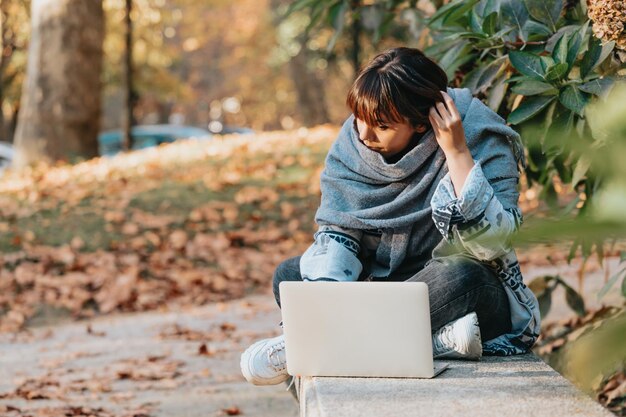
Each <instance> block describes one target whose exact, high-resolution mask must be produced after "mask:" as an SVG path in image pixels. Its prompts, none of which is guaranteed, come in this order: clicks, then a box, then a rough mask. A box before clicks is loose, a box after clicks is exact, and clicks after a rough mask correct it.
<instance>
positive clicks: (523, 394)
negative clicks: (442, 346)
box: [296, 354, 615, 417]
mask: <svg viewBox="0 0 626 417" xmlns="http://www.w3.org/2000/svg"><path fill="white" fill-rule="evenodd" d="M449 363H450V367H449V369H447V370H446V371H444V372H443V373H442V374H441V375H439V376H438V377H436V378H434V379H400V378H398V379H396V378H330V377H313V378H311V377H305V378H301V379H300V380H298V379H297V380H296V390H297V393H298V396H299V401H300V416H301V417H304V416H306V417H355V416H359V417H370V416H371V417H384V416H389V417H402V416H411V417H413V416H428V417H446V416H463V417H471V416H481V417H490V416H494V417H502V416H505V417H506V416H511V417H512V416H524V417H531V416H532V417H544V416H545V417H556V416H567V417H595V416H598V417H615V416H614V415H613V414H612V413H611V412H609V411H608V410H606V409H605V408H603V407H602V406H601V405H600V404H598V403H596V402H595V401H594V400H593V399H591V398H590V397H588V396H587V395H585V394H584V393H582V392H580V391H579V390H578V389H576V387H574V386H573V385H572V384H571V383H570V382H569V381H567V380H566V379H565V378H563V377H562V376H561V375H559V374H558V373H557V372H556V371H554V370H553V369H552V368H550V367H549V366H548V365H546V364H545V363H544V362H543V361H542V360H541V359H539V358H538V357H536V356H535V355H533V354H526V355H519V356H509V357H484V358H483V359H482V360H481V361H480V362H469V361H449Z"/></svg>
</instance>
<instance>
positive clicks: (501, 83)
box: [487, 73, 509, 113]
mask: <svg viewBox="0 0 626 417" xmlns="http://www.w3.org/2000/svg"><path fill="white" fill-rule="evenodd" d="M506 78H507V74H506V73H504V74H500V75H499V76H498V77H497V78H496V80H495V81H494V82H493V86H492V87H491V90H490V91H489V94H487V106H489V108H490V109H491V110H493V111H494V112H496V113H497V112H498V109H499V108H500V105H501V104H502V100H504V96H505V95H506V90H507V89H508V87H509V85H508V84H507V83H505V81H506Z"/></svg>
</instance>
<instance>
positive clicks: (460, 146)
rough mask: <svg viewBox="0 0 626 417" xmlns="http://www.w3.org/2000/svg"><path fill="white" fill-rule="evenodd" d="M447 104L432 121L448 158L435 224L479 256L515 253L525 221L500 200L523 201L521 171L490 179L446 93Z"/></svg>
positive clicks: (438, 192)
mask: <svg viewBox="0 0 626 417" xmlns="http://www.w3.org/2000/svg"><path fill="white" fill-rule="evenodd" d="M442 95H443V97H444V99H445V104H444V103H437V104H436V106H435V107H433V108H432V109H431V111H430V115H429V117H430V121H431V123H432V126H433V130H434V131H435V136H436V138H437V141H438V143H439V146H440V147H441V149H442V150H443V152H444V154H445V156H446V162H447V165H448V174H446V176H445V177H444V178H443V179H442V180H441V182H440V183H439V184H438V186H437V189H436V191H435V194H434V195H433V198H432V200H431V207H432V209H433V220H434V221H435V224H436V225H437V229H438V230H439V232H440V233H441V234H442V235H443V236H444V238H446V239H447V240H458V241H459V242H460V243H461V244H462V246H463V247H464V248H465V249H466V250H467V251H468V252H470V253H471V254H473V255H474V256H475V257H476V258H478V259H482V260H492V259H495V258H497V257H499V256H501V255H504V254H505V253H506V252H508V251H509V250H510V249H511V245H510V238H511V235H512V234H513V233H514V232H515V231H517V230H518V229H519V226H520V224H521V222H522V216H521V211H520V210H519V208H518V207H517V205H516V206H515V207H508V208H506V209H505V207H504V206H503V205H502V203H501V201H500V200H499V199H498V196H499V195H507V197H508V198H507V201H511V196H513V197H514V198H513V200H514V201H517V196H518V191H517V184H518V173H517V172H512V173H511V174H510V176H507V177H499V178H494V179H491V180H490V181H491V182H490V181H489V180H487V178H486V177H485V175H484V173H483V171H482V168H481V165H480V163H479V162H477V161H474V159H473V158H472V155H471V154H470V151H469V148H468V147H467V141H466V139H465V133H464V131H463V125H462V124H461V116H460V115H459V112H458V110H457V108H456V106H455V105H454V102H453V101H452V98H451V97H450V96H449V95H448V94H447V93H445V92H442Z"/></svg>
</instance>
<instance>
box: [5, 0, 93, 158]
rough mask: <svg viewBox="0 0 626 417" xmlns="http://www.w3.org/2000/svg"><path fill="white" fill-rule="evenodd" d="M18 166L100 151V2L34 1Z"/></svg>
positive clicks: (18, 134)
mask: <svg viewBox="0 0 626 417" xmlns="http://www.w3.org/2000/svg"><path fill="white" fill-rule="evenodd" d="M31 12H32V18H31V22H32V34H31V40H30V47H29V51H28V69H27V72H26V80H25V82H24V87H23V91H22V100H21V106H20V107H21V109H20V113H19V119H18V125H17V131H16V133H15V151H16V152H15V160H14V165H15V166H17V167H22V166H25V165H30V164H33V163H36V162H40V161H56V160H66V161H67V160H69V161H73V160H76V159H77V158H90V157H93V156H96V155H98V140H97V135H98V130H99V120H100V92H101V82H100V74H101V71H102V42H103V37H104V13H103V10H102V2H101V1H99V0H33V2H32V9H31Z"/></svg>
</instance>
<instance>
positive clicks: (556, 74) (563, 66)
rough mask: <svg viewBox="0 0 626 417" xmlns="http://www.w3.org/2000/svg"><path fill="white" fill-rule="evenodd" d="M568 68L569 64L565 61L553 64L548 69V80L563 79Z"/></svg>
mask: <svg viewBox="0 0 626 417" xmlns="http://www.w3.org/2000/svg"><path fill="white" fill-rule="evenodd" d="M567 68H568V66H567V63H565V62H563V63H560V64H554V65H552V66H551V67H549V68H548V70H547V71H546V80H547V81H552V82H554V81H557V80H560V79H562V78H563V77H564V76H565V74H567Z"/></svg>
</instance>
